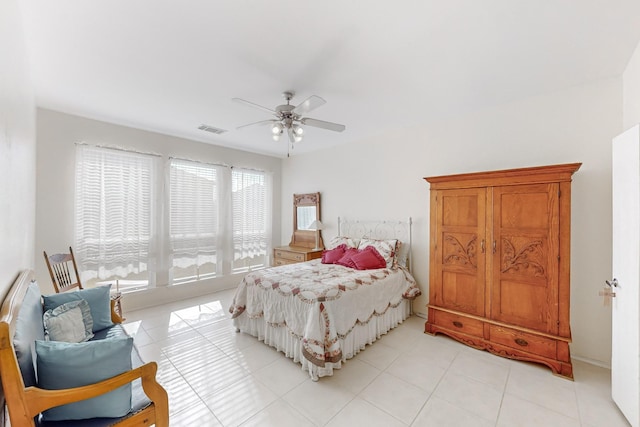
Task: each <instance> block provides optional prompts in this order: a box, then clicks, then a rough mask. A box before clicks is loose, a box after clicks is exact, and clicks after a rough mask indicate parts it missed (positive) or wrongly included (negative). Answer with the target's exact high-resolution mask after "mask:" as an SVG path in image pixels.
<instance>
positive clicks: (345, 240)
mask: <svg viewBox="0 0 640 427" xmlns="http://www.w3.org/2000/svg"><path fill="white" fill-rule="evenodd" d="M343 244H344V245H347V247H348V248H354V249H358V241H357V240H354V239H352V238H350V237H342V236H336V237H334V238H333V239H331V241H330V242H329V244H328V245H327V247H326V249H335V248H337V247H338V246H340V245H343Z"/></svg>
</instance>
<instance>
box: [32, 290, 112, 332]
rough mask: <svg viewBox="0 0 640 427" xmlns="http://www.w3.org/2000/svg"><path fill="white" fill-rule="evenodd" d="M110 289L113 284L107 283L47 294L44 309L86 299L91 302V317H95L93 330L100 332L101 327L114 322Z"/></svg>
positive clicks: (47, 309) (106, 326) (51, 308)
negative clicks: (94, 286)
mask: <svg viewBox="0 0 640 427" xmlns="http://www.w3.org/2000/svg"><path fill="white" fill-rule="evenodd" d="M110 291H111V285H106V286H98V287H96V288H90V289H82V290H80V291H77V292H64V293H61V294H53V295H45V296H44V297H43V299H44V311H49V310H53V309H54V308H56V307H58V306H60V305H62V304H64V303H67V302H70V301H78V300H81V299H84V300H86V301H87V302H88V303H89V308H90V309H91V318H92V319H93V329H92V332H98V331H99V330H101V329H104V328H108V327H109V326H113V322H112V321H111V299H110V297H109V292H110Z"/></svg>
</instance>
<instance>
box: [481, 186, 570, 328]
mask: <svg viewBox="0 0 640 427" xmlns="http://www.w3.org/2000/svg"><path fill="white" fill-rule="evenodd" d="M491 197H492V206H493V211H492V218H493V221H492V222H493V227H492V233H493V236H492V242H491V246H492V247H491V252H492V255H493V256H492V257H491V302H490V305H491V318H492V319H493V320H497V321H501V322H505V323H509V324H513V325H518V326H521V327H524V328H530V329H535V330H538V331H542V332H546V333H550V334H556V333H557V332H558V264H559V249H558V248H559V184H557V183H550V184H529V185H514V186H504V187H494V188H493V189H492V196H491Z"/></svg>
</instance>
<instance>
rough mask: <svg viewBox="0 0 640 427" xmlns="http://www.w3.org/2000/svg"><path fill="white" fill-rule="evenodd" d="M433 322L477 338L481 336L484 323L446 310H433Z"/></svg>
mask: <svg viewBox="0 0 640 427" xmlns="http://www.w3.org/2000/svg"><path fill="white" fill-rule="evenodd" d="M435 324H436V325H438V326H442V327H443V328H447V329H450V330H453V331H458V332H462V333H464V334H468V335H473V336H476V337H479V338H482V336H483V324H484V323H483V322H482V321H480V320H476V319H471V318H469V317H465V316H458V315H456V314H453V313H447V312H446V311H440V310H435Z"/></svg>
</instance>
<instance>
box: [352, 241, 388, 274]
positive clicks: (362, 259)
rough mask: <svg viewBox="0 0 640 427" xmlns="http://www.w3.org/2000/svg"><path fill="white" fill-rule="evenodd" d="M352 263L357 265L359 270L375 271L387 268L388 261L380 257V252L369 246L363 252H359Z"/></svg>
mask: <svg viewBox="0 0 640 427" xmlns="http://www.w3.org/2000/svg"><path fill="white" fill-rule="evenodd" d="M351 261H352V262H353V263H354V264H355V268H356V269H358V270H373V269H375V268H386V267H387V261H385V259H384V257H383V256H382V255H380V252H378V251H377V250H376V248H374V247H373V246H367V247H366V248H364V249H363V250H361V251H358V253H357V254H355V255H354V256H353V257H351Z"/></svg>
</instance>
